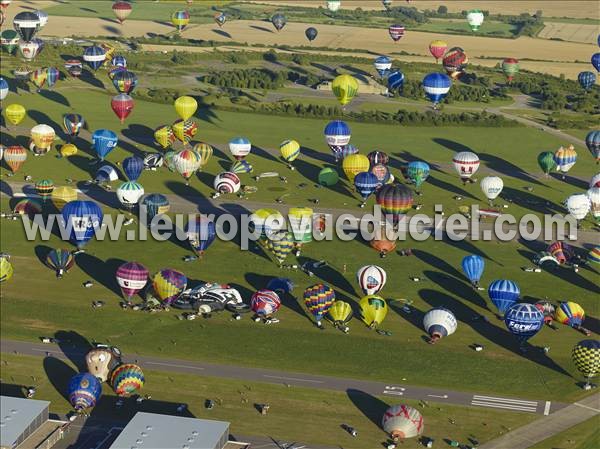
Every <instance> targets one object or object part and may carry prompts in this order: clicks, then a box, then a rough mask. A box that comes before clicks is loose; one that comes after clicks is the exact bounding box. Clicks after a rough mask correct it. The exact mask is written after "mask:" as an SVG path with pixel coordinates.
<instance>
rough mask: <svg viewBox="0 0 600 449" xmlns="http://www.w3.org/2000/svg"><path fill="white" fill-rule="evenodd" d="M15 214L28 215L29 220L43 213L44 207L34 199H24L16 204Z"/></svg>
mask: <svg viewBox="0 0 600 449" xmlns="http://www.w3.org/2000/svg"><path fill="white" fill-rule="evenodd" d="M13 213H14V214H18V215H27V216H28V217H29V218H33V217H35V216H36V215H39V214H41V213H42V205H41V204H40V202H39V201H38V200H36V199H34V198H24V199H22V200H19V201H18V202H17V204H15V207H14V208H13Z"/></svg>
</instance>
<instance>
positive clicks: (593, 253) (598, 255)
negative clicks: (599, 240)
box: [587, 246, 600, 264]
mask: <svg viewBox="0 0 600 449" xmlns="http://www.w3.org/2000/svg"><path fill="white" fill-rule="evenodd" d="M587 260H588V261H590V262H592V263H597V264H600V246H594V247H593V248H592V249H590V251H589V252H588V256H587Z"/></svg>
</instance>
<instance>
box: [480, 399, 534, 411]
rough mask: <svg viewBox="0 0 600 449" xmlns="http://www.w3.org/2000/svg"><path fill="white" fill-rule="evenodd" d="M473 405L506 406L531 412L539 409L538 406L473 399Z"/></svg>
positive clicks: (506, 407) (510, 408) (505, 407)
mask: <svg viewBox="0 0 600 449" xmlns="http://www.w3.org/2000/svg"><path fill="white" fill-rule="evenodd" d="M471 405H477V406H479V407H490V408H504V409H508V410H519V411H523V412H531V413H535V412H536V411H537V407H524V406H520V405H511V404H501V403H499V402H479V401H473V402H471Z"/></svg>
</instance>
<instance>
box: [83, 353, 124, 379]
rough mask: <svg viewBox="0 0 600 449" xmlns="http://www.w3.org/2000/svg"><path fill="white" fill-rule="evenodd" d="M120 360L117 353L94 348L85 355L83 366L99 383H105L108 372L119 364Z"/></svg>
mask: <svg viewBox="0 0 600 449" xmlns="http://www.w3.org/2000/svg"><path fill="white" fill-rule="evenodd" d="M120 359H121V358H120V356H119V355H118V353H116V352H115V351H113V350H111V349H110V348H94V349H90V350H89V351H88V353H87V354H86V355H85V364H86V366H87V369H88V372H89V373H90V374H92V375H94V377H97V378H98V379H99V380H100V382H106V381H107V380H108V378H109V376H110V372H111V371H112V370H113V369H114V368H116V367H117V366H118V365H119V364H120V363H121V360H120Z"/></svg>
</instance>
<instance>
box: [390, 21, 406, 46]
mask: <svg viewBox="0 0 600 449" xmlns="http://www.w3.org/2000/svg"><path fill="white" fill-rule="evenodd" d="M404 32H405V28H404V26H402V25H397V24H394V25H390V27H389V28H388V33H389V34H390V37H391V38H392V40H393V41H394V42H398V41H399V40H400V39H402V37H404Z"/></svg>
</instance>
